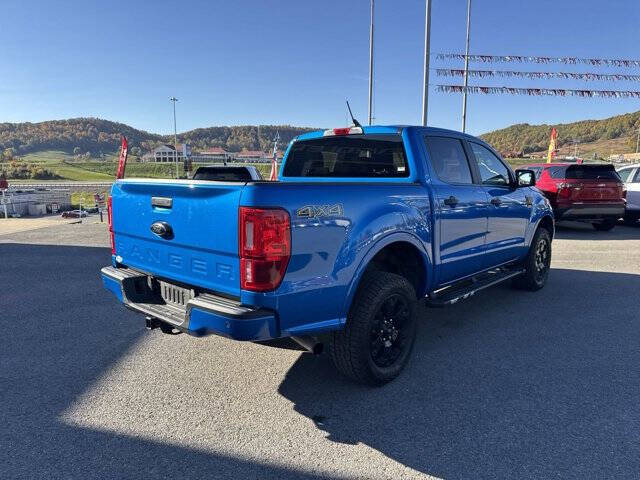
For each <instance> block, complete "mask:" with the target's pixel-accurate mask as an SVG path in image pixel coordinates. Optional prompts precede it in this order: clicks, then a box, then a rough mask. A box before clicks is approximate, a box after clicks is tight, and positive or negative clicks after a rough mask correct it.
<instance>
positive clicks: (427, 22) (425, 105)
mask: <svg viewBox="0 0 640 480" xmlns="http://www.w3.org/2000/svg"><path fill="white" fill-rule="evenodd" d="M430 55H431V0H425V19H424V80H423V82H422V126H424V127H426V126H427V113H428V111H429V57H430Z"/></svg>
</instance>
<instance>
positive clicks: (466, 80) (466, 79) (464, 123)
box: [462, 0, 471, 133]
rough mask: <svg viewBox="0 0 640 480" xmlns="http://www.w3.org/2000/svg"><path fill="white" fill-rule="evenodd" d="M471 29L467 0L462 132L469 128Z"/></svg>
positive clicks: (469, 8) (469, 4)
mask: <svg viewBox="0 0 640 480" xmlns="http://www.w3.org/2000/svg"><path fill="white" fill-rule="evenodd" d="M470 29H471V0H468V1H467V47H466V49H465V54H464V89H463V90H462V133H464V132H465V130H466V128H467V86H468V85H469V31H470Z"/></svg>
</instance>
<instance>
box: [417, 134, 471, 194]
mask: <svg viewBox="0 0 640 480" xmlns="http://www.w3.org/2000/svg"><path fill="white" fill-rule="evenodd" d="M425 141H426V144H427V148H428V149H429V156H430V158H431V165H432V166H433V169H434V170H435V173H436V175H437V176H438V178H439V179H440V180H442V181H443V182H447V183H459V184H471V183H473V180H472V178H471V169H470V168H469V161H468V160H467V155H466V154H465V153H464V148H463V147H462V142H461V141H460V140H458V139H457V138H449V137H432V136H428V137H425Z"/></svg>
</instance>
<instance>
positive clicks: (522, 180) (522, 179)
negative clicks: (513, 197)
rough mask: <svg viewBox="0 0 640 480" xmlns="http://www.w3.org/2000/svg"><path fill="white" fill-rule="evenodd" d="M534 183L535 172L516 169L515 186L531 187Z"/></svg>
mask: <svg viewBox="0 0 640 480" xmlns="http://www.w3.org/2000/svg"><path fill="white" fill-rule="evenodd" d="M535 184H536V174H535V172H534V171H533V170H527V169H524V168H523V169H519V170H516V188H519V187H533V186H534V185H535Z"/></svg>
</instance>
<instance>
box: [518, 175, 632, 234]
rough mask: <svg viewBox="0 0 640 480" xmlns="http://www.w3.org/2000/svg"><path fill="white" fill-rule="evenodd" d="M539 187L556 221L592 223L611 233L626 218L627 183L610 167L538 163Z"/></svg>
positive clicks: (537, 176)
mask: <svg viewBox="0 0 640 480" xmlns="http://www.w3.org/2000/svg"><path fill="white" fill-rule="evenodd" d="M523 168H528V169H530V170H533V171H534V172H535V174H536V187H538V188H539V189H540V190H541V191H542V193H544V194H545V196H546V197H547V198H548V199H549V202H550V203H551V206H552V208H553V213H554V215H555V217H556V221H559V220H574V221H580V222H587V223H591V224H592V225H593V227H594V228H595V229H596V230H600V231H608V230H611V229H612V228H613V227H615V225H616V222H617V221H618V219H619V218H622V217H623V216H624V214H625V189H624V183H623V182H622V180H621V179H620V177H619V176H618V173H617V172H616V170H615V168H614V167H613V165H611V164H608V163H591V164H589V163H581V164H576V163H538V164H532V165H528V166H526V167H523Z"/></svg>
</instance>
